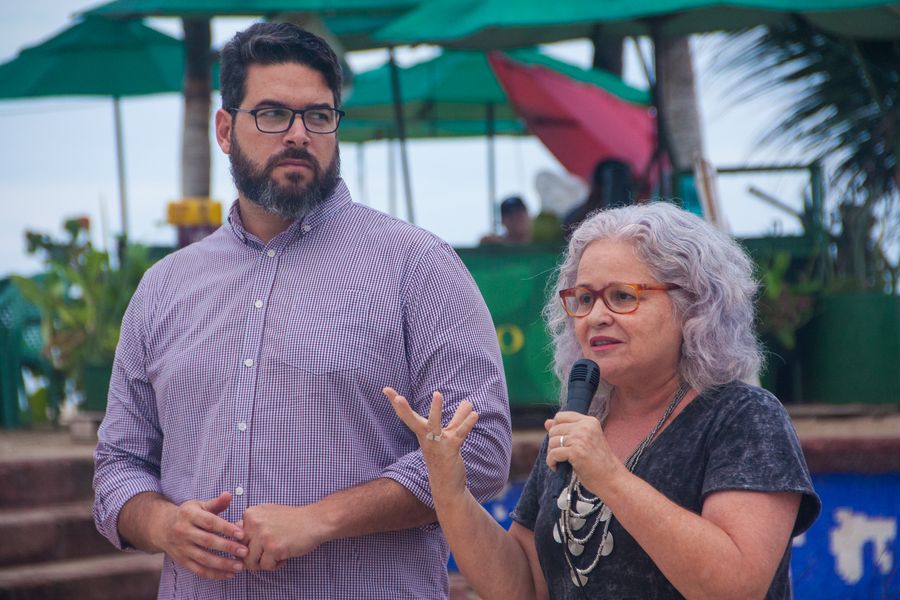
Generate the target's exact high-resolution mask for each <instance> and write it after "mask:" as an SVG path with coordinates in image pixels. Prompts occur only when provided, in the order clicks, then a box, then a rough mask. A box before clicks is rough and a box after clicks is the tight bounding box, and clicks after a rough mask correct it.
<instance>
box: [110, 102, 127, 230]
mask: <svg viewBox="0 0 900 600" xmlns="http://www.w3.org/2000/svg"><path fill="white" fill-rule="evenodd" d="M113 121H114V123H115V127H114V129H115V134H116V169H117V171H118V176H119V216H120V219H121V224H122V237H123V238H127V237H128V198H127V196H126V193H125V144H124V142H123V140H122V107H121V106H120V102H119V97H118V96H113Z"/></svg>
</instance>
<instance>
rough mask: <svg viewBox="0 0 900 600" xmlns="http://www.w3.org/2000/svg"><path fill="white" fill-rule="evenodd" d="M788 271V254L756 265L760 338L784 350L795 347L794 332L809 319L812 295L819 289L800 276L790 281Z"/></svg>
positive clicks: (813, 282) (806, 278)
mask: <svg viewBox="0 0 900 600" xmlns="http://www.w3.org/2000/svg"><path fill="white" fill-rule="evenodd" d="M790 268H791V255H790V253H788V252H776V253H775V254H774V255H773V256H772V257H771V258H770V259H769V260H768V262H766V263H763V264H761V265H760V279H761V282H762V293H761V294H760V297H759V301H758V304H757V308H758V311H759V315H758V316H759V333H760V335H762V336H763V337H764V338H769V339H772V340H774V341H775V342H777V343H778V344H779V345H780V346H781V347H782V348H783V349H785V350H793V349H794V348H795V347H796V346H797V330H798V329H800V328H801V327H803V326H804V325H805V324H806V323H808V322H809V321H810V319H812V317H813V315H814V313H815V295H816V293H818V292H819V291H820V290H821V287H822V286H821V284H820V283H818V282H816V281H814V280H811V279H810V278H808V277H806V276H803V275H801V276H799V277H797V278H796V280H792V278H791V277H790V275H789V271H790Z"/></svg>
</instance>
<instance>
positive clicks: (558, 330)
mask: <svg viewBox="0 0 900 600" xmlns="http://www.w3.org/2000/svg"><path fill="white" fill-rule="evenodd" d="M597 240H619V241H625V242H628V243H630V244H631V245H632V246H633V247H634V250H635V253H636V255H637V257H638V258H639V259H640V260H641V261H643V262H644V264H646V265H647V267H648V268H649V269H650V272H651V273H652V274H653V276H654V277H655V278H656V279H657V280H658V281H661V282H666V283H674V284H677V285H679V286H681V289H680V290H673V291H671V292H669V294H670V296H671V298H672V302H673V304H674V306H675V313H676V317H677V318H678V319H680V321H681V331H682V336H683V341H682V345H681V359H680V362H679V365H678V371H679V375H680V376H681V378H682V379H683V380H684V381H686V382H687V383H688V384H690V386H691V387H692V388H694V389H695V390H697V391H703V390H705V389H708V388H710V387H714V386H716V385H721V384H724V383H728V382H730V381H734V380H744V379H748V378H750V377H753V376H755V375H756V374H757V373H758V371H759V368H760V365H761V364H762V353H761V351H760V347H759V342H758V340H757V338H756V333H755V329H754V299H755V296H756V291H757V283H756V281H755V280H754V278H753V263H752V261H751V260H750V258H749V257H748V256H747V254H746V252H745V251H744V250H743V249H742V248H741V246H739V245H738V244H737V242H735V241H734V240H733V239H732V238H731V237H730V236H728V235H727V234H725V233H723V232H721V231H719V230H717V229H716V228H715V227H713V226H712V225H710V224H709V223H707V222H705V221H704V220H702V219H701V218H699V217H697V216H695V215H693V214H691V213H689V212H687V211H685V210H682V209H680V208H678V207H676V206H674V205H673V204H670V203H668V202H652V203H648V204H639V205H635V206H627V207H623V208H613V209H608V210H603V211H600V212H597V213H594V214H593V215H591V216H590V217H588V218H587V219H586V220H585V221H584V222H583V223H582V224H581V225H580V226H579V227H578V229H576V230H575V232H574V233H573V234H572V239H571V240H570V241H569V247H568V250H567V251H566V254H565V257H564V258H563V261H562V264H560V266H559V270H558V274H559V275H558V278H557V279H556V283H555V286H554V287H553V288H552V289H550V290H549V292H550V293H549V297H548V300H547V305H546V306H545V307H544V318H545V320H546V323H547V328H548V330H549V332H550V336H551V339H552V340H553V348H554V352H553V354H554V361H555V365H554V371H555V373H556V375H557V377H559V379H560V381H561V383H562V387H563V389H562V394H563V396H562V397H563V398H565V394H566V390H565V387H566V381H567V378H568V374H569V370H570V369H571V368H572V364H573V363H574V362H575V361H576V360H578V359H579V358H581V348H580V347H579V345H578V341H577V339H576V338H575V329H574V326H573V323H572V319H571V318H570V317H569V316H568V315H566V313H565V311H564V310H563V307H562V304H561V303H560V301H559V296H558V291H559V290H561V289H565V288H570V287H573V286H574V285H575V278H576V275H577V271H578V263H579V261H580V260H581V256H582V254H583V253H584V250H585V248H587V246H588V245H589V244H590V243H591V242H594V241H597ZM601 375H602V373H601ZM604 389H605V390H607V391H608V390H609V387H608V386H601V391H600V392H598V394H599V395H600V396H601V397H603V396H605V395H606V393H605V392H604V391H603V390H604Z"/></svg>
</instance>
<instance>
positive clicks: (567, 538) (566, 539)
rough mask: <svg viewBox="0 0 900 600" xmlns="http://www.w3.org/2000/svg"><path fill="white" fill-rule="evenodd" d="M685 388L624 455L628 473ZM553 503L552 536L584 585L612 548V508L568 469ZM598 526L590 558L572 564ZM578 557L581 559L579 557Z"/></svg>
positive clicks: (683, 386)
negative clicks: (566, 481) (564, 483)
mask: <svg viewBox="0 0 900 600" xmlns="http://www.w3.org/2000/svg"><path fill="white" fill-rule="evenodd" d="M689 389H691V386H689V385H688V384H687V383H682V384H681V385H680V386H679V387H678V390H676V391H675V395H674V396H673V397H672V401H671V402H670V403H669V406H668V407H666V411H665V412H664V413H663V415H662V416H661V417H660V418H659V421H657V422H656V426H654V427H653V430H652V431H651V432H650V433H649V434H647V437H645V438H644V439H643V440H641V443H640V444H638V446H637V448H635V449H634V452H632V453H631V456H629V457H628V460H626V461H625V468H627V469H628V471H629V472H631V473H633V472H634V469H635V467H637V464H638V461H640V460H641V455H643V453H644V450H646V449H647V447H648V446H650V444H651V443H653V439H654V438H655V437H656V434H657V433H659V430H660V429H661V428H662V426H663V424H664V423H665V422H666V420H667V419H668V418H669V417H670V416H671V415H672V412H673V411H674V410H675V408H676V407H677V406H678V404H679V403H680V402H681V401H682V400H683V399H684V397H685V395H686V394H687V392H688V390H689ZM556 505H557V507H558V508H559V510H560V516H559V521H557V522H556V524H555V525H554V526H553V539H554V540H556V542H557V543H559V544H562V545H563V555H564V556H565V557H566V564H568V565H569V573H570V574H571V576H572V581H573V582H574V583H575V585H576V586H577V587H584V586H586V585H587V582H588V577H589V576H590V574H591V573H592V572H593V570H594V569H595V568H596V567H597V564H598V563H599V562H600V558H602V557H604V556H609V555H610V554H611V553H612V551H613V536H612V533H610V531H609V526H610V524H611V523H612V519H613V514H612V511H610V510H609V507H608V506H606V504H604V503H603V500H601V499H600V498H598V497H596V496H594V495H592V494H590V493H589V492H587V491H586V490H583V489H582V487H581V481H579V479H578V477H577V476H576V475H575V472H574V471H572V476H571V477H570V479H569V484H568V485H567V486H566V488H565V489H564V490H563V492H562V493H561V494H560V495H559V498H558V499H557V501H556ZM601 525H602V526H603V531H602V533H601V535H600V543H599V544H598V545H597V552H596V554H595V556H594V559H593V560H592V561H591V563H590V564H589V565H588V566H587V567H585V568H583V569H582V568H580V567H578V566H576V565H575V559H576V558H578V557H580V556H581V555H582V554H584V549H585V547H586V546H587V543H588V541H590V539H591V538H592V537H593V536H594V534H595V533H596V532H597V530H598V529H600V526H601ZM585 528H587V533H586V534H579V533H578V532H581V531H583V530H584V529H585ZM578 560H579V562H581V559H580V558H579V559H578Z"/></svg>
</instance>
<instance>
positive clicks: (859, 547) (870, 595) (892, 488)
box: [450, 473, 900, 600]
mask: <svg viewBox="0 0 900 600" xmlns="http://www.w3.org/2000/svg"><path fill="white" fill-rule="evenodd" d="M523 483H524V482H517V483H513V484H510V485H509V486H508V487H507V488H506V489H505V490H504V492H503V494H502V495H501V496H500V497H498V498H496V499H494V500H492V501H490V502H488V503H486V504H485V505H484V506H485V508H486V509H487V511H488V512H489V513H491V514H492V515H493V516H494V518H495V519H497V521H498V522H500V524H501V525H503V526H504V527H506V528H509V525H510V523H511V521H510V519H509V513H510V512H511V511H512V509H513V508H515V506H516V502H518V500H519V496H520V495H521V493H522V485H523ZM813 485H814V486H815V488H816V491H817V492H818V493H819V496H820V497H821V498H822V514H821V515H820V516H819V519H818V520H817V521H816V522H815V524H813V526H812V527H811V528H810V529H809V531H807V532H806V533H805V534H803V535H802V536H800V537H798V538H795V539H794V548H793V558H792V561H791V576H792V579H793V584H794V598H795V600H892V599H900V540H898V528H900V474H893V473H892V474H887V475H860V474H813ZM450 569H451V570H456V564H455V563H454V562H453V558H452V557H451V558H450Z"/></svg>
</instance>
